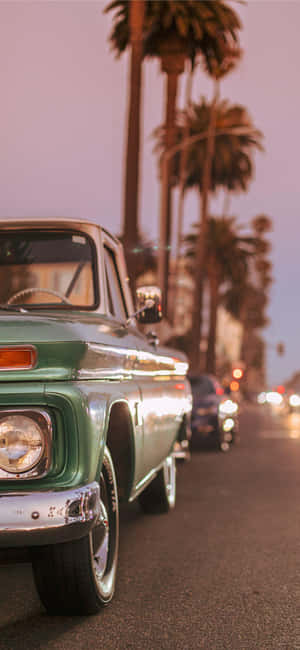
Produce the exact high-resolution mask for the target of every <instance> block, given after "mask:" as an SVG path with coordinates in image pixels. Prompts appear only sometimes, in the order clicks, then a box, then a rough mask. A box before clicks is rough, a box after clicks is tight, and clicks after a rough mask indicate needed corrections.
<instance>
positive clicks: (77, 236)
mask: <svg viewBox="0 0 300 650" xmlns="http://www.w3.org/2000/svg"><path fill="white" fill-rule="evenodd" d="M94 257H95V256H94V251H93V244H92V242H91V241H90V239H89V238H88V237H86V236H85V235H84V234H83V233H75V232H72V231H69V230H68V231H41V230H40V231H34V230H28V231H24V230H22V231H14V232H13V231H10V232H9V231H6V232H2V233H1V234H0V304H2V305H7V304H10V305H26V307H32V308H34V307H54V306H55V307H57V306H58V305H59V306H64V307H69V308H70V306H71V307H72V306H76V307H80V308H86V309H92V308H93V307H94V308H95V306H96V302H97V293H98V292H97V286H96V274H95V269H94V263H93V260H94Z"/></svg>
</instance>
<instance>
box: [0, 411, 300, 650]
mask: <svg viewBox="0 0 300 650" xmlns="http://www.w3.org/2000/svg"><path fill="white" fill-rule="evenodd" d="M0 559H1V560H2V564H1V566H0V602H1V606H0V647H1V648H6V649H9V650H12V649H14V648H17V649H20V650H21V649H23V648H24V649H25V648H26V650H27V649H28V648H30V649H34V648H43V649H45V650H46V649H50V648H56V649H59V650H60V649H66V650H67V649H68V650H71V649H72V650H74V649H76V650H77V649H81V648H82V649H85V650H86V649H94V648H101V649H103V650H115V649H116V650H125V649H132V650H154V649H155V650H156V649H160V648H162V649H166V650H173V649H175V650H189V649H191V650H192V649H194V648H204V649H205V650H215V649H216V650H218V649H221V648H225V649H228V650H229V649H230V650H231V649H232V650H244V649H247V650H248V649H250V648H251V649H255V650H256V649H257V650H269V649H280V650H282V649H286V650H296V649H298V648H299V649H300V415H299V416H296V417H294V418H292V419H291V418H290V417H289V418H287V417H285V418H281V417H279V416H275V415H273V416H271V415H267V414H265V415H263V407H249V408H247V409H246V410H245V411H244V413H243V414H242V418H241V440H240V443H239V445H237V446H236V447H235V448H234V449H233V450H232V451H231V452H230V453H228V454H222V453H214V452H209V451H206V452H203V451H202V452H195V453H194V454H193V456H192V460H191V462H190V463H188V464H185V465H180V466H179V467H178V495H177V505H176V509H175V511H174V512H172V513H171V514H169V515H160V516H145V515H142V514H141V513H140V511H139V508H138V506H137V505H136V504H133V505H132V506H131V507H130V508H126V509H124V510H123V511H122V515H121V547H120V560H119V575H118V584H117V591H116V595H115V598H114V601H113V603H111V605H110V606H109V607H107V608H106V609H104V610H103V611H102V612H101V613H100V614H99V615H97V616H95V617H90V618H86V619H84V618H75V617H74V618H71V617H62V618H59V617H53V618H50V617H48V616H47V615H46V614H45V613H44V612H43V609H42V607H41V605H40V603H39V600H38V597H37V595H36V592H35V588H34V584H33V579H32V574H31V567H30V564H29V563H26V562H24V560H26V555H22V554H20V555H19V556H18V557H16V555H15V554H12V555H11V556H10V555H9V554H7V553H6V554H2V557H1V558H0ZM16 560H18V562H17V561H16ZM21 560H23V562H21Z"/></svg>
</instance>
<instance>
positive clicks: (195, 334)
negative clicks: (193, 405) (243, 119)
mask: <svg viewBox="0 0 300 650" xmlns="http://www.w3.org/2000/svg"><path fill="white" fill-rule="evenodd" d="M218 98H219V85H218V84H216V86H215V93H214V98H213V101H212V104H211V111H210V121H209V125H208V135H207V150H206V158H205V164H204V168H203V173H202V183H201V187H202V191H201V202H200V205H201V212H200V228H199V234H198V240H197V245H196V273H195V290H194V306H193V316H192V337H191V343H192V358H191V366H192V369H193V370H196V371H197V370H199V369H200V361H201V360H200V343H201V338H202V310H203V290H204V276H205V269H204V267H205V249H206V244H205V242H206V239H207V229H208V200H209V191H210V187H211V170H212V162H213V156H214V150H215V131H216V119H217V102H218Z"/></svg>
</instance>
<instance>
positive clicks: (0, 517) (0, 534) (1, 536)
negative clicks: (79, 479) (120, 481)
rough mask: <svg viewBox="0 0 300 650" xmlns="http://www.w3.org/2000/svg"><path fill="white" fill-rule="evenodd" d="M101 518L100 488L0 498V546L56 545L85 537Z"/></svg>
mask: <svg viewBox="0 0 300 650" xmlns="http://www.w3.org/2000/svg"><path fill="white" fill-rule="evenodd" d="M100 516H101V507H100V488H99V484H98V483H97V482H96V481H94V482H93V483H90V484H89V485H85V486H82V487H80V488H74V489H73V490H62V491H59V492H55V491H51V492H30V493H29V492H27V493H26V492H20V493H18V494H16V493H12V494H7V493H6V494H2V495H0V547H8V546H36V545H41V544H56V543H59V542H65V541H69V540H72V539H78V538H79V537H83V536H84V535H86V534H87V533H88V532H89V531H90V530H91V528H92V527H93V526H94V525H95V523H96V522H97V521H98V520H99V517H100Z"/></svg>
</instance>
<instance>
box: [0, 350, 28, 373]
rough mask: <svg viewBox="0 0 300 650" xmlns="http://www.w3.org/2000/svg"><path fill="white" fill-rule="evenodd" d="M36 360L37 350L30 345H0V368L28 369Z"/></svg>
mask: <svg viewBox="0 0 300 650" xmlns="http://www.w3.org/2000/svg"><path fill="white" fill-rule="evenodd" d="M36 362H37V351H36V349H35V348H34V347H33V346H32V345H22V346H18V347H17V346H14V347H13V346H12V347H0V371H1V370H30V369H31V368H34V366H35V365H36Z"/></svg>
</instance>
